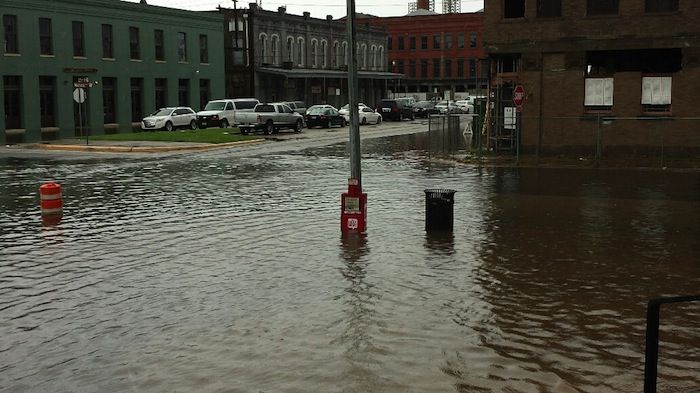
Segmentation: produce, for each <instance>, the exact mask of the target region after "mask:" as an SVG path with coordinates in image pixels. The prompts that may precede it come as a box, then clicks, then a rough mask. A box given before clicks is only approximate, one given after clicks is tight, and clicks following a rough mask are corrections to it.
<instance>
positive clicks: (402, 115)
mask: <svg viewBox="0 0 700 393" xmlns="http://www.w3.org/2000/svg"><path fill="white" fill-rule="evenodd" d="M377 112H378V113H379V114H381V115H382V117H383V118H385V119H392V120H399V121H400V120H403V119H411V120H413V119H415V116H414V115H413V108H412V107H411V106H410V105H407V104H406V102H405V100H400V99H388V98H387V99H383V100H382V101H381V102H380V103H379V105H377Z"/></svg>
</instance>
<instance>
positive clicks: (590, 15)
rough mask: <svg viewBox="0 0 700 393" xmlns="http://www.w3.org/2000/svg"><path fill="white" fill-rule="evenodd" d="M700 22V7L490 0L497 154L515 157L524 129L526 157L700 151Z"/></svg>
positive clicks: (662, 1)
mask: <svg viewBox="0 0 700 393" xmlns="http://www.w3.org/2000/svg"><path fill="white" fill-rule="evenodd" d="M699 17H700V4H698V2H697V1H693V0H567V1H563V0H537V1H526V0H504V1H487V2H486V3H485V18H486V21H485V30H484V41H485V44H484V45H485V49H486V51H487V53H489V56H490V58H491V86H492V89H493V90H492V93H491V98H492V100H493V101H494V104H495V108H496V109H495V111H494V117H493V119H494V122H493V129H492V130H491V131H490V136H491V142H492V146H493V147H496V148H497V149H499V150H511V149H512V150H514V149H515V148H516V146H517V137H516V135H517V132H516V131H515V130H516V128H517V127H516V124H517V125H519V127H520V148H521V150H522V151H524V152H541V153H543V154H544V153H566V152H575V153H576V154H588V155H591V156H595V157H600V156H601V155H603V154H605V155H619V156H628V155H629V156H647V157H652V156H657V155H659V154H669V153H670V154H676V155H686V154H692V153H693V152H698V151H700V132H698V129H699V128H700V122H698V121H695V120H693V118H696V117H697V116H698V114H700V110H698V107H699V106H698V104H697V99H696V98H695V96H696V95H697V94H696V91H697V86H698V85H700V25H698V24H697V20H698V18H699ZM517 84H520V85H522V86H523V87H524V89H525V102H524V105H523V106H522V112H521V113H520V114H516V113H517V112H516V111H515V110H514V109H515V108H514V105H513V101H512V96H513V88H514V86H515V85H517ZM516 119H517V120H516ZM518 123H519V124H518Z"/></svg>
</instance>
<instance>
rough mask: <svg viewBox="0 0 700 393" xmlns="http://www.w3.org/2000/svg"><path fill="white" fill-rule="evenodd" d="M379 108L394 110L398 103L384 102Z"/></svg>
mask: <svg viewBox="0 0 700 393" xmlns="http://www.w3.org/2000/svg"><path fill="white" fill-rule="evenodd" d="M379 106H384V107H389V108H394V107H396V101H382V103H381V104H379Z"/></svg>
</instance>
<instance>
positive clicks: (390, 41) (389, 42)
mask: <svg viewBox="0 0 700 393" xmlns="http://www.w3.org/2000/svg"><path fill="white" fill-rule="evenodd" d="M392 41H393V40H392V39H391V37H389V38H388V40H387V42H386V48H387V49H388V50H392V49H394V48H393V47H392Z"/></svg>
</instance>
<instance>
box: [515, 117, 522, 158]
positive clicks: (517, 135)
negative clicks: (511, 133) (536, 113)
mask: <svg viewBox="0 0 700 393" xmlns="http://www.w3.org/2000/svg"><path fill="white" fill-rule="evenodd" d="M520 119H521V115H520V112H516V114H515V164H516V165H518V166H520Z"/></svg>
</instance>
